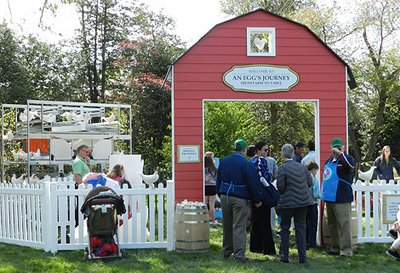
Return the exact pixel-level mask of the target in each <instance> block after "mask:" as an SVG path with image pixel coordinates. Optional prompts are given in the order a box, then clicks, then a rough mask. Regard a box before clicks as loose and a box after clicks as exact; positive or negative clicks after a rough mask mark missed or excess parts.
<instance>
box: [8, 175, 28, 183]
mask: <svg viewBox="0 0 400 273" xmlns="http://www.w3.org/2000/svg"><path fill="white" fill-rule="evenodd" d="M24 177H25V174H23V175H21V176H20V177H18V178H17V176H16V175H15V173H14V174H13V175H12V177H11V183H12V184H22V183H23V182H24Z"/></svg>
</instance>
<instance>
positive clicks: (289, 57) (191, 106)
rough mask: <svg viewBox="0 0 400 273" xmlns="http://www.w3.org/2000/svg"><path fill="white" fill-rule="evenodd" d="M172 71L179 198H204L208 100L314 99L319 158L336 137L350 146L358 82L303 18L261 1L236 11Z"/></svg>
mask: <svg viewBox="0 0 400 273" xmlns="http://www.w3.org/2000/svg"><path fill="white" fill-rule="evenodd" d="M268 71H269V72H270V73H269V72H268ZM170 73H171V75H172V100H173V102H172V116H173V121H172V123H173V124H172V125H173V132H172V133H173V179H174V181H175V197H176V201H181V200H183V199H188V200H197V201H202V200H203V198H204V193H203V153H204V147H203V139H204V137H203V122H204V117H203V105H204V102H205V101H207V100H232V101H245V100H246V101H252V100H264V101H310V102H313V103H315V116H316V120H315V141H316V151H317V161H319V159H320V158H321V160H325V159H326V158H327V157H328V156H329V155H330V141H331V139H332V138H334V137H340V138H342V139H344V140H345V142H346V144H345V145H346V147H347V86H348V85H349V86H350V87H353V86H355V81H354V78H353V75H352V73H351V70H350V68H349V67H348V65H347V64H346V63H345V62H344V61H343V60H342V59H341V58H340V57H339V56H338V55H336V54H335V53H334V52H333V51H332V50H331V49H330V48H329V47H328V46H327V45H326V44H324V43H323V42H322V41H321V40H320V39H319V38H318V37H317V36H316V35H315V34H313V33H312V32H311V31H310V30H309V29H308V28H307V27H306V26H304V25H301V24H299V23H296V22H294V21H291V20H289V19H286V18H283V17H280V16H278V15H275V14H273V13H270V12H267V11H265V10H262V9H259V10H256V11H253V12H250V13H248V14H245V15H242V16H239V17H236V18H234V19H231V20H229V21H226V22H223V23H220V24H218V25H216V26H215V27H214V28H212V29H211V30H210V31H209V32H208V33H207V34H206V35H205V36H203V37H202V38H201V39H200V40H199V41H198V42H197V43H196V44H195V45H194V46H193V47H192V48H190V49H189V50H188V51H187V52H186V53H185V54H184V55H183V56H181V57H180V58H179V59H178V60H177V61H176V62H175V63H174V65H173V66H172V70H171V71H170ZM275 84H276V86H274V85H275ZM232 141H234V140H232ZM282 144H284V143H282ZM322 168H323V166H321V169H322Z"/></svg>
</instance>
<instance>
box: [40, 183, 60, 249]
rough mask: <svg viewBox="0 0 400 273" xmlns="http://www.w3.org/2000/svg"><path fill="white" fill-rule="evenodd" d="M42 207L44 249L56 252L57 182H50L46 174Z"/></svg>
mask: <svg viewBox="0 0 400 273" xmlns="http://www.w3.org/2000/svg"><path fill="white" fill-rule="evenodd" d="M43 185H44V187H43V196H42V198H43V209H42V211H41V214H42V215H41V216H42V217H41V218H42V230H43V231H42V236H43V242H44V243H45V249H44V250H45V251H46V252H51V253H53V254H54V253H56V252H57V225H55V224H54V223H55V220H56V213H57V204H56V200H57V197H56V189H57V183H56V182H51V181H50V177H49V176H46V177H45V178H44V182H43Z"/></svg>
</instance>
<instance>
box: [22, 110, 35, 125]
mask: <svg viewBox="0 0 400 273" xmlns="http://www.w3.org/2000/svg"><path fill="white" fill-rule="evenodd" d="M38 117H39V114H38V112H37V111H27V110H26V109H25V110H24V111H23V112H21V114H19V119H20V120H21V121H22V122H26V121H31V120H32V119H34V118H38Z"/></svg>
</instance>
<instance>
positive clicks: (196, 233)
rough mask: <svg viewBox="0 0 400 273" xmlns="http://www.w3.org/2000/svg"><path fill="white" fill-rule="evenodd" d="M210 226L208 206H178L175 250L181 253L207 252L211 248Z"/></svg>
mask: <svg viewBox="0 0 400 273" xmlns="http://www.w3.org/2000/svg"><path fill="white" fill-rule="evenodd" d="M209 240H210V225H209V220H208V210H207V207H206V206H177V207H176V213H175V249H176V250H177V251H180V252H205V251H208V249H209V248H210V242H209Z"/></svg>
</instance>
